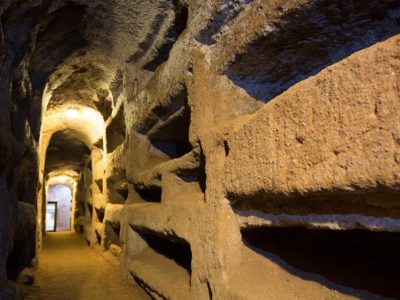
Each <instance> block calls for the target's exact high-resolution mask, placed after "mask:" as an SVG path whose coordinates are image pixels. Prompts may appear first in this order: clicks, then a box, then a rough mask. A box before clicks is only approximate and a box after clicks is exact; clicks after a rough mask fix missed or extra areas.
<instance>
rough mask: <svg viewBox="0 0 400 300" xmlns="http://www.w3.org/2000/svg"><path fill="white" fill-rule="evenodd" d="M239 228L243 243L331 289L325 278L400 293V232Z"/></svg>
mask: <svg viewBox="0 0 400 300" xmlns="http://www.w3.org/2000/svg"><path fill="white" fill-rule="evenodd" d="M241 232H242V239H243V242H244V243H245V245H247V246H248V247H250V248H251V249H253V250H255V251H256V252H257V253H259V254H261V255H263V256H265V257H267V258H268V259H270V260H273V261H275V262H276V263H277V264H279V265H281V267H283V268H284V269H286V270H287V271H288V272H291V273H292V274H296V275H298V276H300V277H304V278H305V279H307V280H315V281H320V283H322V284H324V285H327V286H329V287H330V288H332V285H330V284H329V282H331V283H335V284H339V285H341V286H343V287H345V288H352V289H359V290H363V291H366V292H369V293H374V294H377V295H380V296H383V297H393V298H399V297H400V289H399V286H398V283H399V281H398V280H399V278H400V259H399V253H400V233H391V232H373V231H368V230H328V229H307V228H303V227H259V228H244V229H242V231H241ZM278 258H279V259H278ZM293 267H294V268H295V270H293ZM296 270H297V271H296ZM298 271H299V272H298ZM310 275H311V276H310ZM312 275H319V276H312ZM321 276H322V277H321ZM324 278H326V279H327V280H324ZM333 288H335V287H334V286H333Z"/></svg>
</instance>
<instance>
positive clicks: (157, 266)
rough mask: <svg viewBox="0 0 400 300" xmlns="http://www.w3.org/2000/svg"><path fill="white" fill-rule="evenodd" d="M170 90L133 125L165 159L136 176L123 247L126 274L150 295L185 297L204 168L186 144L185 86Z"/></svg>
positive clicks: (188, 119) (187, 127) (189, 275)
mask: <svg viewBox="0 0 400 300" xmlns="http://www.w3.org/2000/svg"><path fill="white" fill-rule="evenodd" d="M173 94H174V96H172V97H170V98H169V99H168V101H165V102H166V104H163V105H161V104H160V105H159V106H156V107H153V109H152V110H151V111H150V113H148V114H147V116H146V118H145V119H144V121H143V122H141V125H140V126H138V132H139V133H141V134H144V135H146V136H147V137H148V139H149V142H150V143H151V147H152V148H153V150H154V153H158V154H160V155H161V156H162V157H164V158H166V159H165V160H164V161H163V162H161V163H159V164H157V165H156V166H154V167H152V168H150V169H148V170H145V171H143V172H140V173H139V174H136V176H135V180H134V190H135V192H136V193H137V195H138V196H139V198H140V203H134V204H130V205H127V206H125V211H126V215H127V216H129V220H128V222H129V228H128V230H129V234H128V236H129V238H130V239H132V240H134V241H135V246H133V245H132V244H129V243H128V244H127V245H126V247H127V248H128V249H127V250H126V251H128V253H131V254H132V256H131V261H130V264H129V272H130V274H131V276H132V277H133V278H134V280H135V281H136V282H137V283H138V284H139V285H141V286H142V287H143V288H144V289H145V290H146V291H147V292H148V293H149V294H151V295H152V296H154V297H157V298H158V297H161V298H167V299H170V298H172V299H188V298H189V297H190V280H191V259H192V252H191V248H190V238H189V237H190V233H189V231H188V230H189V228H190V227H191V226H190V223H189V222H190V216H191V215H192V214H193V213H194V212H196V211H197V209H196V207H198V206H199V205H200V204H201V203H203V202H204V194H203V188H204V170H203V166H202V164H203V163H202V157H201V154H200V153H199V150H198V149H192V147H191V145H190V143H189V138H188V135H189V124H190V110H189V107H188V105H187V95H186V88H185V87H184V86H179V87H178V89H177V91H176V92H175V93H173ZM165 102H164V103H165ZM156 155H157V154H156ZM130 247H131V248H130Z"/></svg>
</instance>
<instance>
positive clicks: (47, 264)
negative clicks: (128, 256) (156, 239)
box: [26, 232, 149, 300]
mask: <svg viewBox="0 0 400 300" xmlns="http://www.w3.org/2000/svg"><path fill="white" fill-rule="evenodd" d="M26 299H40V300H46V299H49V300H50V299H51V300H62V299H74V300H78V299H96V300H101V299H107V300H108V299H110V300H111V299H118V300H121V299H149V298H148V296H147V295H146V294H145V293H144V292H143V290H142V289H141V288H140V287H139V286H137V285H128V284H127V283H124V282H122V281H121V279H120V274H119V270H118V264H117V262H115V263H113V262H112V260H111V259H106V258H105V257H104V256H103V255H102V254H101V253H100V252H99V251H98V250H96V249H91V248H90V247H88V245H87V244H86V242H85V240H84V239H83V238H82V237H80V236H78V235H77V234H75V233H72V232H56V233H48V234H47V235H46V238H45V241H44V244H43V250H42V251H41V253H40V256H39V268H38V270H37V272H36V278H35V284H34V286H33V288H32V291H31V293H29V295H28V296H27V297H26Z"/></svg>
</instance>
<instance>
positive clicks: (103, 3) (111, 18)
mask: <svg viewBox="0 0 400 300" xmlns="http://www.w3.org/2000/svg"><path fill="white" fill-rule="evenodd" d="M181 2H182V3H184V2H185V1H184V0H182V1H180V0H173V1H171V0H131V1H127V0H36V1H33V0H4V1H3V3H2V4H0V12H3V13H2V23H3V27H7V28H9V29H8V31H7V32H6V35H5V38H6V39H7V40H8V41H10V44H11V45H13V47H15V49H12V50H13V51H15V53H18V54H19V55H21V56H23V55H24V53H19V52H21V51H22V50H19V49H30V50H33V51H32V55H30V57H29V60H28V61H27V64H28V70H29V77H30V79H31V85H32V97H31V103H27V105H26V106H27V107H28V110H29V111H30V112H29V116H30V121H31V124H32V125H33V129H34V134H35V135H36V137H38V136H39V131H40V125H41V119H42V115H41V113H42V112H43V113H44V112H45V111H46V110H47V108H48V109H49V110H57V109H58V107H59V106H66V105H78V104H79V105H81V106H87V107H90V108H94V109H98V110H99V111H100V112H101V114H102V115H103V117H104V118H107V117H108V116H109V114H110V111H111V108H112V105H113V103H112V101H113V100H115V99H113V98H115V97H117V96H118V93H120V91H119V90H121V85H122V84H123V81H124V77H129V78H130V79H132V80H133V79H135V78H140V80H139V85H140V84H143V85H144V84H145V82H146V80H148V79H149V78H150V76H151V74H152V73H153V72H154V70H155V68H156V67H157V66H158V65H159V64H161V63H162V62H163V61H165V60H166V59H167V58H168V53H169V50H170V48H171V47H172V44H173V42H174V41H175V40H176V38H177V37H178V35H179V33H180V31H181V30H182V29H183V28H182V26H181V23H182V20H180V19H182V18H185V16H183V17H182V13H181V7H182V3H181ZM178 18H179V20H178ZM32 36H34V38H32ZM29 37H30V38H29ZM30 41H32V44H31V45H29V47H22V46H23V45H24V43H29V42H30ZM25 46H26V45H25ZM46 86H47V88H46V92H47V93H48V95H44V94H43V91H44V89H45V87H46ZM43 96H44V97H43ZM44 98H45V99H46V100H47V101H46V103H42V100H43V99H44Z"/></svg>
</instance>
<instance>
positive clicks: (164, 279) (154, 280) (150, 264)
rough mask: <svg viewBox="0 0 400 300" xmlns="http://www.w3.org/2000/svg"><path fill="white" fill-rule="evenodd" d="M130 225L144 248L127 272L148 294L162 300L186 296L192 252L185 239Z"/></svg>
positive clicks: (188, 288)
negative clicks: (158, 296) (155, 295)
mask: <svg viewBox="0 0 400 300" xmlns="http://www.w3.org/2000/svg"><path fill="white" fill-rule="evenodd" d="M131 228H132V229H133V230H134V231H135V232H136V233H137V234H138V235H139V237H140V238H141V239H142V240H143V241H144V242H145V244H146V245H147V247H145V248H144V250H143V251H142V252H141V253H139V254H138V255H136V256H135V257H134V258H133V261H132V262H131V264H130V272H131V275H132V277H133V278H134V279H135V281H136V282H137V283H138V284H139V285H140V286H141V287H142V288H143V289H144V290H145V291H146V292H148V293H149V294H150V295H152V294H157V295H162V297H163V298H166V299H188V297H189V296H190V276H191V271H192V270H191V260H192V252H191V249H190V245H189V243H188V242H187V241H185V240H184V239H182V238H179V237H177V236H166V235H164V234H162V233H158V232H154V231H151V230H148V229H144V228H137V227H132V226H131Z"/></svg>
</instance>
